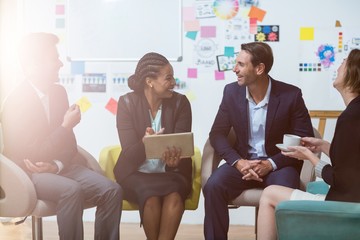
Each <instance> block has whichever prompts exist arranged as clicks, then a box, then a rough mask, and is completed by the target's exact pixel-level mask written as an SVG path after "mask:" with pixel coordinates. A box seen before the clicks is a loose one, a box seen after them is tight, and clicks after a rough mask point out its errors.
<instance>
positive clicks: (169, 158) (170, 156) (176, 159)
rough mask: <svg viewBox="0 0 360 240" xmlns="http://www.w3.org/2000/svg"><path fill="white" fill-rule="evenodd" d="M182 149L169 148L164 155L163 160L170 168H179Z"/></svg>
mask: <svg viewBox="0 0 360 240" xmlns="http://www.w3.org/2000/svg"><path fill="white" fill-rule="evenodd" d="M180 156H181V148H176V147H172V148H169V147H168V148H167V150H166V151H165V152H164V153H163V156H162V160H163V162H165V164H166V165H167V166H169V167H177V166H178V165H179V163H180V160H181V157H180Z"/></svg>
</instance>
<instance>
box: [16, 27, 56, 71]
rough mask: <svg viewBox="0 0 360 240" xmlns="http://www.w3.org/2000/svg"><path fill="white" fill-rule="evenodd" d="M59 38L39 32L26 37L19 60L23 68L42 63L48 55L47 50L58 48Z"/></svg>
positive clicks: (22, 42)
mask: <svg viewBox="0 0 360 240" xmlns="http://www.w3.org/2000/svg"><path fill="white" fill-rule="evenodd" d="M58 42H59V38H58V37H57V36H56V35H54V34H52V33H45V32H37V33H30V34H28V35H26V36H24V37H23V38H22V40H21V42H20V46H19V52H18V54H19V59H20V63H21V65H23V66H26V65H28V64H30V63H37V62H41V61H42V60H43V59H45V56H46V54H48V51H47V49H49V48H53V47H56V45H57V44H58Z"/></svg>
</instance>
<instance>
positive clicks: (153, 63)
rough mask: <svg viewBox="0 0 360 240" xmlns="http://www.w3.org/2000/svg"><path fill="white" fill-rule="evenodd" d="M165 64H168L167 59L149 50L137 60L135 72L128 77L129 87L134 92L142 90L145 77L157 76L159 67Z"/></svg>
mask: <svg viewBox="0 0 360 240" xmlns="http://www.w3.org/2000/svg"><path fill="white" fill-rule="evenodd" d="M167 64H169V61H168V60H167V59H166V58H165V57H164V56H163V55H161V54H159V53H155V52H150V53H147V54H145V55H144V56H143V57H142V58H141V59H140V60H139V62H138V64H137V66H136V69H135V73H134V74H133V75H131V76H130V77H129V80H128V85H129V88H130V89H132V90H134V92H141V91H143V90H144V87H145V80H146V78H147V77H150V78H157V77H158V75H159V72H160V69H161V68H162V67H164V66H165V65H167Z"/></svg>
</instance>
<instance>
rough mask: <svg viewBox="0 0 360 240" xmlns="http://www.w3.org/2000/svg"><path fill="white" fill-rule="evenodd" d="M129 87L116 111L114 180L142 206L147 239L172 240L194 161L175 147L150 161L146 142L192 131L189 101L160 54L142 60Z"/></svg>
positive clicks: (142, 220)
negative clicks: (117, 153)
mask: <svg viewBox="0 0 360 240" xmlns="http://www.w3.org/2000/svg"><path fill="white" fill-rule="evenodd" d="M128 84H129V87H130V88H131V89H132V90H133V92H130V93H128V94H125V95H123V96H121V97H120V99H119V102H118V110H117V129H118V133H119V139H120V143H121V147H122V151H121V154H120V156H119V159H118V162H117V163H116V166H115V168H114V174H115V177H116V181H117V182H118V183H119V184H120V185H121V186H122V187H123V189H124V198H125V199H127V200H129V201H130V202H134V203H137V204H138V205H139V207H140V217H141V223H142V224H143V226H144V231H145V234H146V237H147V239H149V240H151V239H154V240H160V239H166V240H169V239H174V238H175V235H176V232H177V229H178V227H179V224H180V221H181V218H182V214H183V212H184V201H185V199H186V197H187V196H188V195H189V193H190V191H191V174H192V167H191V159H190V158H183V159H181V158H180V156H181V149H176V148H169V149H168V150H167V151H165V152H164V154H163V157H162V158H161V159H146V155H145V146H144V142H143V138H144V136H146V135H151V134H167V133H181V132H190V131H191V121H192V119H191V107H190V103H189V101H188V99H187V98H186V97H185V96H184V95H182V94H179V93H177V92H175V91H174V87H175V79H174V72H173V68H172V66H171V65H170V63H169V61H168V60H167V59H166V58H165V57H164V56H162V55H160V54H157V53H147V54H145V55H144V56H143V57H142V58H141V59H140V61H139V62H138V64H137V67H136V70H135V73H134V74H133V75H132V76H131V77H130V78H129V83H128Z"/></svg>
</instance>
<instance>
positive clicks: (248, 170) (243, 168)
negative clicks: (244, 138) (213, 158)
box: [235, 159, 263, 182]
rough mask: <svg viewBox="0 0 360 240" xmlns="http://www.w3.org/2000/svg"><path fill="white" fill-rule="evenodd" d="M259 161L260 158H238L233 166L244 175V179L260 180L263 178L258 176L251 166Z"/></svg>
mask: <svg viewBox="0 0 360 240" xmlns="http://www.w3.org/2000/svg"><path fill="white" fill-rule="evenodd" d="M260 163H261V160H251V161H249V160H245V159H240V160H239V161H237V163H236V164H235V167H236V168H237V169H238V170H239V171H240V172H241V173H242V174H243V175H244V176H243V179H244V180H255V181H259V182H262V181H263V180H262V179H261V178H260V177H259V175H258V174H257V173H256V172H255V171H254V169H253V168H255V167H256V166H257V165H258V164H260Z"/></svg>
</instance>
